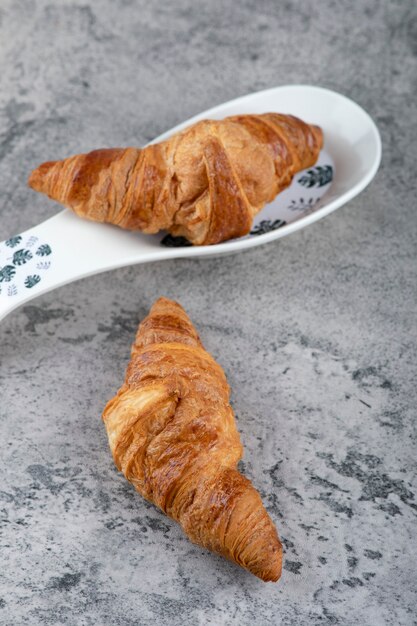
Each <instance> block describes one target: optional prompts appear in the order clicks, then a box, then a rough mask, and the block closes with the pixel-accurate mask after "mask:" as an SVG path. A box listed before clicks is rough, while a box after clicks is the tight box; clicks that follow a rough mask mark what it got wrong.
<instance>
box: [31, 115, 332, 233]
mask: <svg viewBox="0 0 417 626" xmlns="http://www.w3.org/2000/svg"><path fill="white" fill-rule="evenodd" d="M322 142H323V137H322V131H321V129H320V128H319V127H317V126H312V125H309V124H306V123H304V122H303V121H301V120H300V119H298V118H296V117H293V116H291V115H281V114H278V113H265V114H263V115H240V116H235V117H228V118H226V119H224V120H221V121H216V120H203V121H201V122H197V123H196V124H194V125H193V126H190V127H188V128H186V129H185V130H183V131H182V132H180V133H177V134H176V135H173V136H172V137H170V138H169V139H167V140H166V141H163V142H162V143H159V144H154V145H150V146H147V147H146V148H143V149H142V150H141V149H138V148H114V149H104V150H94V151H93V152H89V153H88V154H79V155H76V156H73V157H70V158H68V159H64V160H63V161H51V162H47V163H43V164H42V165H40V166H39V167H38V168H37V169H35V170H34V171H33V172H32V174H31V176H30V178H29V185H30V186H31V187H33V189H36V191H41V192H43V193H45V194H47V195H48V196H49V197H50V198H53V199H54V200H57V201H58V202H61V203H62V204H64V205H65V206H67V207H69V208H71V209H72V210H73V211H75V213H77V215H80V216H81V217H85V218H88V219H90V220H94V221H97V222H110V223H112V224H116V225H117V226H121V227H122V228H127V229H130V230H141V231H143V232H145V233H156V232H158V231H159V230H167V231H169V232H170V233H171V234H173V235H175V236H183V237H185V238H187V239H188V240H189V241H190V242H191V243H193V244H198V245H203V244H214V243H218V242H220V241H224V240H226V239H231V238H233V237H241V236H243V235H246V234H247V233H248V232H249V231H250V229H251V226H252V220H253V218H254V216H255V215H256V214H257V213H258V212H259V211H260V210H261V209H262V208H263V207H264V206H265V204H266V203H267V202H271V201H272V200H273V199H274V198H275V196H276V195H277V194H278V193H279V192H280V191H282V190H283V189H285V187H287V186H288V185H289V184H290V183H291V180H292V177H293V176H294V174H295V173H296V172H298V171H300V170H302V169H304V168H306V167H310V166H311V165H313V164H314V163H315V162H316V160H317V157H318V155H319V151H320V149H321V147H322Z"/></svg>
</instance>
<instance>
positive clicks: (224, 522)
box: [103, 298, 282, 581]
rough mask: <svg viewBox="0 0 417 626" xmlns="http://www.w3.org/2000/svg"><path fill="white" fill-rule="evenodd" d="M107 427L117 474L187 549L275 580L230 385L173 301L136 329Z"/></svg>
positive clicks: (276, 550) (277, 567)
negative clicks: (177, 528) (174, 526)
mask: <svg viewBox="0 0 417 626" xmlns="http://www.w3.org/2000/svg"><path fill="white" fill-rule="evenodd" d="M103 420H104V423H105V426H106V429H107V434H108V437H109V443H110V448H111V451H112V453H113V457H114V460H115V463H116V465H117V467H118V469H119V470H121V471H122V472H123V474H124V475H125V477H126V478H127V479H128V480H129V481H130V482H131V483H132V484H133V485H134V486H135V487H136V489H137V490H138V491H139V492H140V493H141V494H142V495H143V496H144V497H145V498H147V499H148V500H150V501H151V502H153V503H154V504H156V505H157V506H158V507H159V508H160V509H162V511H163V512H164V513H165V514H166V515H169V516H170V517H172V518H173V519H174V520H176V521H177V522H179V523H180V524H181V526H182V528H183V530H184V531H185V533H186V534H187V535H188V537H189V538H190V539H191V541H193V542H194V543H196V544H199V545H201V546H203V547H205V548H208V549H209V550H213V551H214V552H217V553H218V554H221V555H222V556H224V557H226V558H228V559H231V560H232V561H234V562H235V563H237V564H239V565H241V566H242V567H244V568H246V569H247V570H249V571H250V572H252V573H253V574H255V576H258V577H259V578H261V579H262V580H264V581H276V580H278V578H279V577H280V575H281V562H282V548H281V543H280V541H279V539H278V535H277V532H276V530H275V527H274V525H273V523H272V521H271V519H270V517H269V515H268V513H267V512H266V510H265V508H264V506H263V504H262V501H261V498H260V496H259V493H258V492H257V491H256V489H255V488H254V487H253V486H252V484H251V482H250V481H249V480H248V479H247V478H245V477H244V476H242V474H240V473H239V472H238V470H237V469H236V465H237V462H238V461H239V460H240V459H241V457H242V452H243V449H242V444H241V442H240V438H239V433H238V431H237V429H236V424H235V419H234V415H233V411H232V408H231V406H230V404H229V387H228V384H227V381H226V377H225V375H224V372H223V370H222V368H221V367H220V365H218V364H217V363H216V361H215V360H214V359H213V358H212V357H211V356H210V354H209V353H208V352H206V350H205V349H204V347H203V345H202V344H201V342H200V339H199V337H198V334H197V332H196V330H195V328H194V326H193V325H192V323H191V321H190V319H189V318H188V316H187V314H186V313H185V311H184V309H183V308H182V307H181V306H180V305H179V304H177V303H176V302H173V301H171V300H167V299H165V298H160V299H159V300H158V301H157V302H156V303H155V304H154V305H153V307H152V309H151V311H150V313H149V315H148V317H146V318H145V320H144V321H143V322H142V323H141V324H140V326H139V329H138V332H137V335H136V340H135V342H134V344H133V347H132V354H131V360H130V363H129V366H128V368H127V372H126V378H125V382H124V384H123V385H122V387H121V388H120V389H119V391H118V392H117V394H116V396H115V397H114V398H113V399H112V400H110V401H109V402H108V404H107V406H106V407H105V409H104V413H103Z"/></svg>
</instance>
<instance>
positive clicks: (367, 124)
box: [0, 85, 381, 319]
mask: <svg viewBox="0 0 417 626" xmlns="http://www.w3.org/2000/svg"><path fill="white" fill-rule="evenodd" d="M270 111H276V112H279V113H291V114H293V115H296V116H297V117H300V118H301V119H303V120H305V121H306V122H309V123H312V124H317V125H318V126H321V128H322V129H323V132H324V149H323V150H322V151H321V153H320V156H319V159H318V161H317V163H316V165H315V166H314V167H311V168H309V169H308V170H305V171H303V172H299V173H298V174H296V176H295V177H294V180H293V182H292V184H291V186H290V187H289V188H288V189H286V190H285V191H283V192H282V193H281V194H279V195H278V196H277V197H276V198H275V200H274V201H273V202H272V203H271V204H268V205H267V206H266V207H265V208H264V209H263V210H262V211H261V212H260V213H259V214H258V215H257V216H256V218H255V220H254V223H253V227H252V230H251V232H250V234H249V235H247V236H245V237H241V238H239V239H234V240H231V241H226V242H223V243H220V244H217V245H213V246H189V245H184V241H183V240H181V239H178V238H173V237H171V236H169V235H166V234H158V235H144V234H142V233H132V232H129V231H124V230H121V229H120V228H117V227H115V226H111V225H108V224H97V223H93V222H88V221H86V220H82V219H80V218H78V217H77V216H76V215H74V214H73V213H71V212H70V211H68V210H67V209H65V210H64V211H61V212H60V213H58V214H57V215H55V216H54V217H52V218H50V219H49V220H46V221H45V222H43V223H42V224H39V225H38V226H35V227H34V228H31V229H29V230H27V231H25V232H24V233H21V234H19V235H16V236H15V237H10V238H9V239H8V240H6V241H3V242H0V319H1V318H2V317H4V316H5V315H7V314H8V313H9V312H10V311H12V310H13V309H14V308H16V307H18V306H20V305H21V304H23V303H24V302H27V301H28V300H30V299H32V298H34V297H36V296H38V295H41V294H42V293H45V292H47V291H50V290H51V289H54V288H55V287H59V286H61V285H64V284H66V283H69V282H72V281H74V280H78V279H79V278H82V277H84V276H89V275H91V274H96V273H98V272H103V271H106V270H110V269H113V268H117V267H123V266H126V265H133V264H135V263H146V262H148V261H159V260H163V259H170V258H179V257H203V256H204V257H205V256H209V255H216V256H218V255H220V254H231V253H234V252H238V251H240V250H244V249H247V248H251V247H253V246H258V245H261V244H263V243H268V242H270V241H273V240H274V239H279V238H280V237H285V235H289V234H290V233H293V232H295V231H296V230H299V229H300V228H304V227H305V226H308V225H309V224H312V223H313V222H315V221H317V220H319V219H321V218H322V217H324V216H325V215H328V214H329V213H331V212H332V211H334V210H335V209H338V208H339V207H341V206H342V205H343V204H345V203H346V202H348V201H349V200H351V199H352V198H354V197H355V196H356V195H357V194H358V193H360V192H361V191H362V190H363V189H364V188H365V187H366V186H367V185H368V184H369V183H370V181H371V180H372V178H373V177H374V176H375V174H376V172H377V170H378V166H379V163H380V159H381V140H380V136H379V132H378V129H377V127H376V125H375V123H374V122H373V120H372V119H371V118H370V117H369V115H368V114H367V113H366V112H365V111H364V110H363V109H362V108H361V107H360V106H358V105H357V104H355V103H354V102H353V101H352V100H349V99H348V98H346V97H345V96H342V95H341V94H338V93H336V92H333V91H329V90H328V89H322V88H320V87H312V86H309V85H289V86H285V87H276V88H274V89H267V90H265V91H260V92H258V93H254V94H250V95H247V96H243V97H242V98H237V99H236V100H231V101H230V102H226V103H225V104H221V105H219V106H216V107H214V108H212V109H209V110H208V111H204V112H203V113H200V114H199V115H196V116H195V117H193V118H191V119H189V120H187V121H186V122H184V123H183V124H180V125H179V126H176V127H175V128H172V129H171V130H169V131H168V132H166V133H164V134H163V135H160V136H159V137H157V138H156V139H155V140H154V142H158V141H162V140H164V139H166V138H168V137H169V136H170V135H172V134H173V133H175V132H177V131H179V130H182V129H183V128H185V127H186V126H189V125H190V124H193V123H194V122H197V121H199V120H201V119H205V118H211V119H222V118H224V117H227V116H229V115H237V114H242V113H266V112H270ZM154 142H152V143H154Z"/></svg>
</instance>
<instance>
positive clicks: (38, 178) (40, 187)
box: [28, 161, 56, 192]
mask: <svg viewBox="0 0 417 626" xmlns="http://www.w3.org/2000/svg"><path fill="white" fill-rule="evenodd" d="M55 163H56V161H46V162H45V163H42V165H39V167H37V168H36V169H34V170H33V172H31V174H30V176H29V178H28V185H29V187H31V188H32V189H34V190H35V191H40V192H44V191H45V186H46V179H47V176H48V173H49V171H50V170H51V168H52V167H53V166H54V165H55Z"/></svg>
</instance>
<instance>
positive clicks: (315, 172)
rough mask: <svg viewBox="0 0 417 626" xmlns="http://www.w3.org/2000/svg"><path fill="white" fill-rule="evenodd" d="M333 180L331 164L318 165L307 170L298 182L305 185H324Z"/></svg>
mask: <svg viewBox="0 0 417 626" xmlns="http://www.w3.org/2000/svg"><path fill="white" fill-rule="evenodd" d="M332 180H333V168H332V166H331V165H317V166H316V167H312V168H310V169H309V170H307V171H306V172H305V173H304V174H303V175H302V176H301V177H300V178H299V179H298V180H297V182H298V183H300V185H303V187H323V186H324V185H328V184H329V183H331V182H332Z"/></svg>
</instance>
